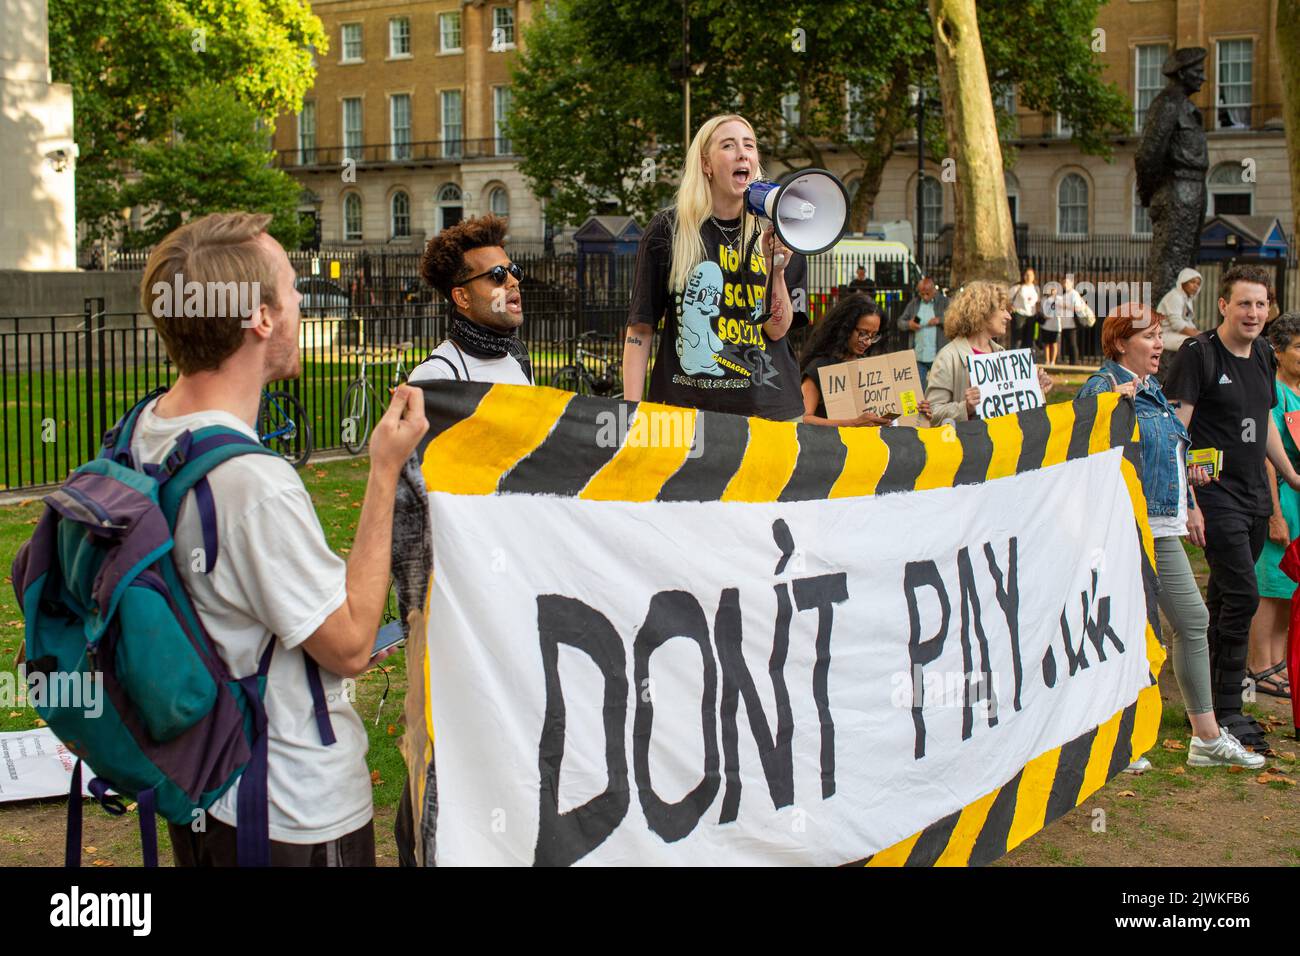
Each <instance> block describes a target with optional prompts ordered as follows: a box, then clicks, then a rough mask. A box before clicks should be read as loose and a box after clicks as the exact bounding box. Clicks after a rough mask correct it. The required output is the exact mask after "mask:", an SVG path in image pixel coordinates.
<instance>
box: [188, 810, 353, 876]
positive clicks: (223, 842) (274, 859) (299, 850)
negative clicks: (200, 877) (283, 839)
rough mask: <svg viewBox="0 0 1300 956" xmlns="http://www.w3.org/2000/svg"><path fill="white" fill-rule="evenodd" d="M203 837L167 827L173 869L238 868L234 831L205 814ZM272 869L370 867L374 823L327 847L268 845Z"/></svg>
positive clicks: (232, 828)
mask: <svg viewBox="0 0 1300 956" xmlns="http://www.w3.org/2000/svg"><path fill="white" fill-rule="evenodd" d="M205 826H206V829H205V831H204V832H203V833H195V832H194V831H193V830H191V829H190V828H189V827H183V826H177V825H176V824H175V823H168V824H167V832H168V833H169V834H170V835H171V838H172V854H173V855H174V857H175V859H176V865H177V866H182V867H191V866H202V867H207V866H238V865H239V855H238V853H237V845H236V842H235V828H234V827H232V826H230V825H228V824H225V823H222V822H221V821H220V820H215V819H213V817H212V815H211V814H209V815H208V818H207V820H206V822H205ZM271 865H272V866H374V865H375V821H374V820H368V821H367V822H366V825H365V826H363V827H361V828H360V829H357V830H353V831H352V832H351V833H345V834H344V835H343V836H341V837H339V838H338V839H337V840H330V841H329V842H328V843H305V844H298V843H277V842H276V841H274V840H272V841H271Z"/></svg>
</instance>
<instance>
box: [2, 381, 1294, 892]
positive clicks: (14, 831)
mask: <svg viewBox="0 0 1300 956" xmlns="http://www.w3.org/2000/svg"><path fill="white" fill-rule="evenodd" d="M1077 387H1078V383H1077V382H1075V383H1069V382H1065V383H1058V387H1057V388H1056V389H1054V390H1053V393H1052V398H1053V399H1055V400H1064V399H1066V398H1068V397H1070V396H1071V395H1072V394H1073V392H1074V390H1075V389H1077ZM368 465H369V461H368V459H366V458H358V459H348V460H343V461H335V462H330V463H327V464H321V465H310V466H309V467H307V468H306V469H304V471H303V472H302V476H303V480H304V482H305V483H306V486H307V488H308V490H309V491H310V493H311V495H312V499H313V501H314V503H315V506H316V511H317V514H318V515H319V517H320V521H321V526H322V527H323V529H324V531H325V535H326V538H327V539H328V541H329V544H330V546H331V547H332V548H334V549H335V550H336V551H338V552H339V553H340V554H342V555H343V556H344V557H346V556H347V553H348V549H349V548H350V547H351V544H352V540H353V537H354V535H355V532H356V525H357V517H358V515H359V514H360V507H361V500H362V496H363V494H364V490H365V479H366V473H367V469H368ZM41 507H42V506H41V505H40V503H39V502H33V503H28V504H25V505H13V506H5V507H0V564H2V565H3V572H4V577H5V580H4V587H3V588H0V667H3V668H6V669H8V668H10V666H11V664H12V662H13V660H14V657H15V655H16V653H17V651H18V648H19V646H20V644H21V643H22V639H23V630H22V619H21V615H20V614H19V612H18V608H17V605H16V603H15V600H14V595H13V591H12V584H11V581H10V578H9V576H8V573H7V572H8V569H9V567H10V565H11V564H12V561H13V557H14V555H15V553H16V552H17V550H18V547H19V545H20V544H21V543H22V542H23V541H25V540H26V539H27V538H28V537H29V536H30V534H31V531H32V526H33V525H34V524H35V522H36V519H37V517H38V516H39V514H40V513H41ZM1188 552H1189V554H1190V555H1191V558H1192V566H1193V570H1194V571H1195V572H1196V573H1197V576H1198V579H1199V580H1201V582H1202V584H1204V575H1205V572H1206V568H1205V563H1204V560H1203V558H1202V556H1201V553H1200V551H1199V549H1196V548H1192V547H1191V546H1188ZM384 663H385V667H386V668H387V671H388V679H390V680H391V690H390V692H389V694H388V698H387V701H386V702H385V703H384V706H383V709H382V712H380V710H379V702H380V698H381V695H382V694H383V692H384V688H385V686H386V685H387V680H386V678H385V675H384V674H383V673H381V672H380V671H378V670H372V671H370V672H368V673H367V674H365V675H363V676H362V678H360V679H359V680H358V685H357V700H356V704H355V706H356V709H357V712H358V714H359V715H360V717H361V719H362V721H363V723H364V724H365V727H366V731H367V733H368V735H369V738H370V750H369V754H368V756H367V762H368V765H369V767H370V770H371V771H372V780H373V781H374V798H375V831H376V841H377V853H378V855H379V863H380V864H381V865H393V864H395V863H396V848H395V844H394V841H393V836H392V823H393V818H394V815H395V812H396V805H397V802H398V800H399V799H400V796H401V788H402V779H403V775H404V765H403V760H402V756H401V754H400V752H399V750H398V741H399V739H400V733H401V730H402V728H401V724H400V720H399V717H400V715H401V712H402V705H403V701H404V698H405V692H406V680H405V659H404V654H403V653H398V654H397V655H395V656H393V657H391V658H389V659H388V660H387V661H385V662H384ZM1172 670H1173V669H1172V666H1170V665H1168V664H1166V666H1165V668H1164V671H1163V672H1162V674H1161V680H1160V684H1161V693H1162V697H1163V698H1164V701H1165V704H1164V715H1163V720H1162V725H1161V731H1160V742H1158V743H1157V745H1156V747H1155V748H1153V750H1152V751H1151V752H1149V753H1148V755H1147V756H1148V757H1149V758H1150V760H1151V761H1152V763H1153V764H1154V765H1155V766H1154V769H1153V770H1152V771H1151V772H1150V773H1148V774H1146V775H1145V776H1141V777H1133V776H1130V775H1127V774H1121V775H1120V776H1119V777H1117V778H1116V779H1115V780H1112V781H1111V782H1110V783H1108V784H1107V785H1106V786H1105V787H1104V788H1102V790H1100V791H1098V792H1097V793H1096V794H1094V795H1093V796H1092V797H1090V798H1089V799H1087V800H1085V801H1084V803H1083V804H1082V805H1081V806H1080V807H1078V808H1076V809H1075V810H1073V811H1072V812H1070V813H1068V814H1066V815H1065V816H1064V817H1062V818H1061V819H1059V820H1057V821H1056V822H1054V823H1052V824H1051V825H1049V826H1048V827H1046V828H1045V829H1044V830H1042V831H1041V832H1040V833H1038V834H1036V835H1035V836H1034V837H1031V838H1030V839H1029V840H1028V841H1026V842H1025V843H1024V844H1022V845H1021V846H1020V847H1018V848H1017V849H1016V850H1014V851H1013V852H1011V853H1010V854H1008V855H1007V856H1006V857H1004V858H1003V859H1002V860H1001V861H999V865H1008V866H1018V865H1133V864H1150V865H1167V866H1203V865H1243V864H1245V865H1259V864H1270V865H1296V864H1297V863H1300V817H1297V814H1296V799H1297V789H1300V788H1296V787H1293V786H1291V785H1290V781H1291V779H1292V776H1293V775H1292V774H1291V773H1290V771H1291V770H1292V769H1293V768H1294V766H1295V763H1294V761H1295V755H1294V754H1293V753H1290V754H1288V753H1285V752H1284V753H1283V755H1282V759H1279V760H1276V761H1270V764H1271V765H1272V766H1273V767H1274V768H1275V769H1276V770H1278V771H1280V774H1270V775H1268V777H1266V778H1261V777H1259V776H1257V775H1256V774H1254V773H1241V774H1233V773H1228V772H1227V771H1226V770H1223V769H1221V768H1212V769H1196V768H1187V767H1185V762H1186V750H1185V747H1186V742H1187V739H1188V736H1189V734H1190V731H1189V730H1188V728H1187V726H1186V724H1185V718H1184V713H1183V708H1182V703H1181V698H1180V696H1179V693H1178V689H1177V685H1176V683H1175V682H1174V679H1173V673H1172ZM1247 710H1248V711H1249V712H1252V713H1254V714H1256V715H1257V716H1259V717H1260V718H1261V719H1263V720H1266V721H1267V720H1272V719H1276V720H1279V721H1282V729H1281V730H1278V731H1277V732H1276V734H1275V736H1274V738H1273V739H1274V740H1275V745H1276V746H1278V747H1279V749H1280V750H1294V749H1296V744H1295V743H1294V742H1293V741H1292V740H1291V739H1290V735H1289V730H1288V729H1287V728H1289V720H1290V717H1289V705H1288V704H1287V703H1286V702H1283V701H1278V700H1275V699H1273V698H1267V697H1261V698H1260V701H1259V702H1258V703H1257V704H1253V705H1247ZM377 717H378V721H376V718H377ZM37 723H38V720H37V718H36V717H35V713H34V711H32V710H30V709H25V710H17V709H13V708H9V707H0V730H23V729H28V728H31V727H33V726H35V725H36V724H37ZM1284 731H1285V735H1284ZM1288 758H1289V759H1288ZM1229 807H1230V808H1232V810H1233V812H1232V813H1231V814H1225V813H1223V810H1224V809H1225V808H1229ZM1098 811H1101V812H1100V814H1099V813H1098ZM65 821H66V804H65V802H64V801H62V800H50V801H40V802H31V803H25V804H16V805H15V804H7V805H4V804H0V866H19V865H37V864H43V865H58V864H59V863H61V861H62V853H63V834H64V827H65ZM1099 821H1100V828H1099ZM160 843H161V846H162V859H163V860H164V861H165V860H167V859H169V854H168V850H169V849H170V846H169V843H168V839H167V832H166V828H162V830H161V833H160ZM83 846H84V847H85V848H87V849H86V852H85V855H84V862H86V863H87V864H89V863H95V864H96V865H100V866H111V865H119V866H130V865H138V864H139V862H140V846H139V831H138V828H137V827H136V824H135V820H134V816H133V815H132V814H128V815H127V816H125V817H121V818H116V817H110V816H108V815H107V814H105V813H104V812H102V811H101V810H99V809H97V808H95V807H93V806H90V807H88V808H87V811H86V814H85V833H84V839H83Z"/></svg>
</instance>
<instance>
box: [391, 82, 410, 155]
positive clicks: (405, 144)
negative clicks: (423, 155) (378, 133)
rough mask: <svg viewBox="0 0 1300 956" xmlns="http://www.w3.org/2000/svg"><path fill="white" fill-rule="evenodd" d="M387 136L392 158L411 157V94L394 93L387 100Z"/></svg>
mask: <svg viewBox="0 0 1300 956" xmlns="http://www.w3.org/2000/svg"><path fill="white" fill-rule="evenodd" d="M388 104H389V105H388V114H389V115H388V121H389V129H390V132H389V136H388V142H389V143H391V144H392V146H391V148H392V154H393V159H410V158H411V94H409V93H394V94H393V95H392V96H391V97H390V98H389V100H388Z"/></svg>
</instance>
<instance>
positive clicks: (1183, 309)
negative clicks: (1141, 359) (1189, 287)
mask: <svg viewBox="0 0 1300 956" xmlns="http://www.w3.org/2000/svg"><path fill="white" fill-rule="evenodd" d="M1156 311H1157V312H1159V313H1160V314H1161V315H1162V316H1164V322H1163V323H1161V326H1160V338H1161V340H1162V341H1163V343H1164V347H1165V348H1167V349H1170V350H1171V351H1175V352H1176V351H1178V349H1180V348H1182V347H1183V343H1184V342H1186V341H1187V340H1188V339H1189V338H1191V337H1192V336H1193V335H1195V334H1196V333H1197V332H1199V331H1200V330H1199V329H1198V328H1197V327H1196V323H1195V322H1193V321H1192V317H1193V315H1194V314H1195V312H1194V310H1193V307H1192V300H1191V299H1189V298H1188V297H1187V293H1185V292H1184V291H1183V290H1182V287H1181V286H1174V287H1173V288H1172V289H1170V290H1169V291H1168V292H1166V293H1165V297H1164V298H1163V299H1161V300H1160V304H1159V305H1157V306H1156Z"/></svg>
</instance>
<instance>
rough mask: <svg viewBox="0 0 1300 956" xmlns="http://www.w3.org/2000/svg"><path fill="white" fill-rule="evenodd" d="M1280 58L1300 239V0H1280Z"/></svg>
mask: <svg viewBox="0 0 1300 956" xmlns="http://www.w3.org/2000/svg"><path fill="white" fill-rule="evenodd" d="M1274 28H1275V29H1276V30H1277V44H1278V54H1279V56H1278V62H1279V63H1281V65H1282V122H1283V125H1284V126H1285V127H1286V155H1287V164H1288V166H1289V167H1290V169H1291V242H1292V247H1291V248H1292V254H1294V252H1295V245H1294V244H1295V243H1297V242H1300V0H1278V4H1277V23H1276V24H1274Z"/></svg>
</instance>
